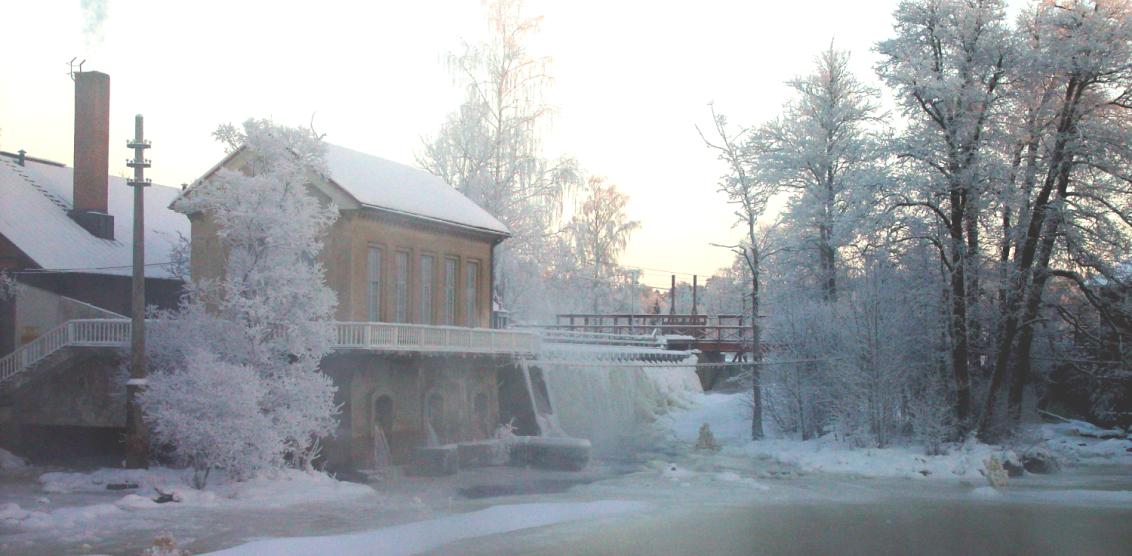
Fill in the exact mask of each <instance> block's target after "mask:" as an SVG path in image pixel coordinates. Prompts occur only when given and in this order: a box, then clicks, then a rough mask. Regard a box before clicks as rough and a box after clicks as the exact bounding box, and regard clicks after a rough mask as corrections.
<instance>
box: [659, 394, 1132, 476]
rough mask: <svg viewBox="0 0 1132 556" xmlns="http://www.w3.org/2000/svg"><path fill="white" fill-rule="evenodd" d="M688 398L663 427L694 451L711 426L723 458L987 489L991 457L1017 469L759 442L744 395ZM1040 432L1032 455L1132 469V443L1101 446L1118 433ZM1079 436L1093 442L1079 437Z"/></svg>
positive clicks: (1073, 426) (957, 451)
mask: <svg viewBox="0 0 1132 556" xmlns="http://www.w3.org/2000/svg"><path fill="white" fill-rule="evenodd" d="M685 398H686V399H688V400H689V401H691V402H692V406H691V407H689V408H687V409H681V410H679V411H674V412H672V413H671V414H670V415H668V416H666V417H665V418H664V419H663V421H662V424H663V425H664V426H666V427H668V428H669V429H670V430H671V432H672V434H673V435H674V436H675V438H676V440H678V441H680V442H681V443H686V444H694V443H695V442H696V438H697V437H698V435H699V428H700V426H701V425H702V424H704V423H708V424H709V426H710V427H711V431H712V433H713V434H714V435H715V439H716V441H717V442H718V443H719V444H721V445H723V447H724V448H723V453H725V454H729V455H745V456H755V457H765V458H771V459H774V460H778V461H780V462H782V463H785V464H788V465H793V466H796V467H797V468H799V469H801V470H803V471H808V472H816V473H838V474H846V475H856V476H862V477H902V478H911V479H923V478H929V479H949V478H950V479H967V480H973V481H979V482H982V481H983V478H982V474H981V473H980V471H981V470H982V469H983V468H984V465H985V463H984V462H986V461H987V460H988V459H989V458H991V457H992V456H993V457H997V458H999V459H1000V460H1005V459H1011V460H1015V461H1017V459H1016V458H1017V456H1016V455H1015V453H1014V452H1013V451H1011V450H1009V449H1006V448H1003V447H1000V446H991V445H987V444H982V443H979V442H973V441H972V442H967V443H964V444H961V445H956V446H954V447H952V449H951V450H950V451H949V452H948V453H946V454H942V455H935V456H929V455H926V454H925V453H924V450H923V448H922V447H920V446H915V445H911V446H892V447H888V448H870V449H862V448H855V447H852V446H849V445H846V444H844V443H842V442H840V441H838V440H836V439H834V438H832V437H829V436H827V437H823V438H818V439H814V440H808V441H801V440H790V439H781V438H778V439H766V440H760V441H757V442H753V441H751V440H750V426H751V424H750V423H751V421H750V419H751V407H750V404H749V403H748V401H747V394H746V393H735V394H689V395H687V396H686V397H685ZM1090 427H1091V428H1090ZM1036 431H1037V433H1038V435H1039V443H1038V444H1036V445H1034V446H1029V447H1027V448H1026V449H1027V450H1029V449H1036V448H1040V447H1041V446H1042V445H1043V444H1042V443H1043V442H1044V446H1045V447H1046V448H1048V449H1049V450H1050V451H1052V452H1054V453H1055V454H1056V455H1057V456H1058V457H1059V458H1062V459H1064V460H1066V461H1069V462H1075V463H1108V464H1128V465H1132V452H1129V451H1128V450H1129V449H1130V448H1132V441H1130V440H1128V439H1126V438H1096V437H1097V436H1111V435H1113V434H1119V431H1105V430H1101V429H1096V427H1092V425H1089V424H1088V423H1082V422H1070V423H1062V424H1045V425H1040V426H1038V427H1037V429H1036ZM1081 433H1084V434H1089V435H1091V436H1080V434H1081ZM1021 449H1022V448H1019V450H1021Z"/></svg>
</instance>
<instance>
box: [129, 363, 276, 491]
mask: <svg viewBox="0 0 1132 556" xmlns="http://www.w3.org/2000/svg"><path fill="white" fill-rule="evenodd" d="M266 393H267V392H266V387H265V383H264V381H263V380H262V379H261V377H260V376H259V375H258V373H257V372H256V370H255V369H253V368H251V367H248V366H246V365H238V364H234V363H225V362H223V361H221V360H220V359H219V358H218V357H217V355H216V354H214V353H210V352H208V351H206V350H204V349H202V348H200V347H198V348H196V349H193V350H192V351H191V352H189V353H187V354H186V356H185V359H184V361H183V364H182V366H181V367H180V368H178V369H176V370H172V369H165V370H164V371H161V372H157V373H153V375H152V376H151V378H150V379H149V383H148V386H147V387H146V389H145V390H144V391H143V393H142V400H143V406H144V407H145V416H146V421H147V422H148V423H149V425H150V435H151V437H152V441H153V442H154V443H155V444H156V445H157V446H169V447H172V448H173V450H172V454H173V456H174V458H175V459H176V460H177V461H178V462H180V463H182V464H184V465H188V466H190V467H192V468H193V471H194V476H193V486H194V487H196V488H204V487H205V484H206V483H207V481H208V475H209V473H210V472H211V471H212V470H213V469H221V470H224V471H225V472H226V473H228V475H229V476H230V477H233V478H237V479H240V478H245V477H248V476H250V475H251V474H252V473H254V472H255V471H258V470H260V469H263V468H265V467H267V466H269V465H271V464H272V463H273V462H275V461H276V460H277V458H278V457H279V455H280V453H279V448H280V446H281V442H280V438H279V437H278V436H277V434H278V431H277V430H276V429H275V427H273V426H272V423H271V417H270V415H269V413H268V412H266V411H264V408H265V407H266V405H265V404H266Z"/></svg>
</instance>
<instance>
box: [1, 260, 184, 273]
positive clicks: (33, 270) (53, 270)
mask: <svg viewBox="0 0 1132 556" xmlns="http://www.w3.org/2000/svg"><path fill="white" fill-rule="evenodd" d="M170 264H173V263H172V261H170V262H164V263H146V264H145V265H143V266H165V265H170ZM128 268H133V265H122V266H96V267H90V268H30V269H26V270H15V271H11V272H9V274H63V273H67V272H86V271H90V270H123V269H128Z"/></svg>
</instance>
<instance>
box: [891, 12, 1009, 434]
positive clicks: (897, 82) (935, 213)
mask: <svg viewBox="0 0 1132 556" xmlns="http://www.w3.org/2000/svg"><path fill="white" fill-rule="evenodd" d="M894 16H895V18H896V24H895V29H896V37H894V38H892V39H888V40H885V41H882V42H880V43H879V44H878V45H877V51H878V52H879V53H880V54H881V55H882V56H883V59H882V61H881V63H880V65H879V66H878V68H877V70H878V73H879V74H880V76H881V78H882V79H883V80H884V81H885V82H886V83H887V84H888V85H889V86H891V87H892V88H893V89H894V90H895V92H896V94H897V95H898V100H899V101H900V106H901V108H902V113H903V114H904V116H905V117H906V118H907V128H906V129H905V132H904V134H903V135H902V136H901V137H900V139H899V141H898V143H897V144H896V145H895V154H896V155H897V156H898V157H900V158H901V159H902V160H904V161H906V162H907V164H908V165H907V167H906V169H905V173H904V174H903V175H901V176H900V177H899V178H898V179H897V180H895V184H896V187H895V189H894V191H892V197H893V199H894V201H893V205H894V206H896V207H900V208H906V209H910V210H914V211H918V212H919V213H920V214H922V215H923V217H924V218H926V219H929V220H932V221H934V226H933V227H937V228H941V231H942V232H943V234H942V236H941V237H938V236H936V235H934V234H932V235H928V236H926V237H925V239H927V240H929V241H933V242H934V243H935V244H937V245H938V246H939V247H940V255H941V257H942V262H943V264H944V266H946V268H947V272H948V278H949V291H948V296H949V302H950V314H949V315H948V318H949V324H950V326H949V337H950V341H951V348H950V351H951V360H950V367H951V372H952V375H953V381H952V383H953V387H954V389H955V417H956V423H957V424H958V425H959V427H960V428H961V429H963V430H966V429H967V428H969V427H970V426H972V425H973V423H972V422H971V421H972V418H971V417H972V409H971V406H972V401H971V373H970V366H971V360H972V354H971V351H970V340H971V332H970V329H971V320H970V319H971V315H970V314H969V311H970V309H971V307H972V305H974V304H975V303H976V302H977V300H978V293H979V284H978V280H979V274H978V266H979V261H978V255H979V252H980V239H979V238H980V236H979V224H980V222H979V219H980V215H981V214H982V210H983V208H984V204H985V202H986V201H985V197H986V195H985V190H986V187H987V181H986V179H985V178H986V176H987V172H986V168H985V163H986V162H987V160H988V159H989V158H990V157H989V156H988V154H987V152H986V151H987V149H988V144H989V143H990V141H989V136H990V135H991V134H992V131H993V130H992V126H993V124H994V122H995V119H994V116H995V113H996V112H995V111H996V110H997V109H998V108H999V107H1000V106H1001V103H1002V98H1003V93H1004V86H1003V82H1004V79H1005V76H1006V72H1007V69H1008V64H1009V63H1010V41H1009V32H1008V29H1007V25H1006V22H1005V10H1004V3H1003V2H1002V0H910V1H905V2H902V3H901V4H900V6H899V7H898V8H897V9H896V12H895V14H894ZM957 432H962V431H957Z"/></svg>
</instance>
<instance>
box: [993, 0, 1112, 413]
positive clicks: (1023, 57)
mask: <svg viewBox="0 0 1132 556" xmlns="http://www.w3.org/2000/svg"><path fill="white" fill-rule="evenodd" d="M1018 32H1019V34H1020V36H1021V38H1020V41H1019V42H1021V43H1022V46H1021V47H1020V54H1019V58H1020V63H1019V70H1018V74H1019V75H1018V80H1019V82H1020V83H1022V84H1025V85H1029V87H1030V89H1029V90H1024V91H1022V92H1020V93H1019V94H1020V95H1021V94H1026V95H1027V97H1026V98H1027V99H1028V100H1030V102H1029V103H1028V104H1025V105H1024V106H1025V107H1026V108H1027V109H1028V110H1027V112H1026V114H1027V116H1028V117H1027V121H1033V122H1034V124H1032V125H1031V126H1030V127H1029V128H1028V129H1026V130H1025V131H1027V132H1028V137H1027V141H1026V142H1024V145H1025V153H1026V158H1025V166H1024V168H1025V170H1026V171H1025V172H1024V173H1023V175H1022V178H1021V179H1020V180H1019V181H1018V183H1017V184H1016V185H1017V189H1016V190H1014V191H1011V192H1010V193H1011V194H1012V197H1011V198H1012V199H1014V201H1015V202H1014V206H1015V207H1016V209H1015V210H1016V212H1015V213H1014V214H1015V222H1013V223H1008V224H1007V225H1006V226H1005V228H1006V231H1007V233H1006V239H1005V241H1004V243H1003V250H1002V254H1003V256H1002V262H1003V265H1004V269H1005V276H1006V278H1005V279H1004V282H1003V284H1002V288H1003V295H1002V298H1003V303H1002V315H1001V319H1000V323H1001V324H1000V327H1001V328H1000V331H999V334H998V346H997V352H996V356H995V363H994V372H993V376H992V380H991V384H990V386H989V389H988V394H987V398H986V400H985V402H984V406H983V412H982V414H981V416H980V431H981V432H982V433H988V432H992V428H993V426H994V425H995V422H994V419H993V417H994V414H995V411H996V409H997V408H996V399H997V396H998V395H999V391H1000V389H1001V388H1002V385H1003V384H1004V383H1005V381H1006V379H1007V377H1008V376H1009V377H1010V378H1011V382H1010V392H1009V406H1010V417H1011V423H1010V424H1011V425H1014V424H1017V422H1018V421H1019V419H1020V415H1021V405H1022V395H1023V388H1024V387H1025V385H1026V384H1027V382H1028V380H1029V375H1030V367H1031V350H1032V349H1033V344H1034V338H1035V336H1036V333H1037V327H1036V323H1037V322H1038V321H1039V320H1040V317H1041V312H1042V308H1043V298H1044V292H1045V289H1046V287H1047V284H1048V282H1049V281H1050V278H1058V279H1062V280H1065V281H1067V283H1068V284H1069V285H1070V286H1072V287H1074V288H1078V289H1080V290H1081V291H1083V292H1084V293H1085V295H1086V298H1087V299H1091V300H1097V305H1098V309H1100V310H1101V312H1102V314H1104V313H1105V306H1104V305H1105V304H1104V303H1103V302H1101V301H1100V298H1099V297H1098V296H1096V295H1095V292H1093V291H1092V288H1091V287H1090V285H1089V283H1088V282H1087V280H1086V276H1087V274H1097V275H1100V276H1102V277H1104V278H1105V280H1106V282H1116V283H1121V282H1123V280H1122V278H1121V276H1120V273H1119V272H1118V267H1119V265H1120V264H1121V263H1122V262H1123V258H1124V257H1126V256H1127V253H1128V252H1129V249H1132V190H1130V189H1129V184H1130V183H1132V175H1130V173H1129V170H1128V168H1130V167H1132V116H1130V114H1132V7H1129V5H1128V3H1127V2H1107V1H1096V2H1094V1H1086V0H1082V1H1071V2H1062V3H1053V2H1043V3H1041V4H1039V5H1037V6H1036V7H1035V9H1034V10H1033V11H1031V12H1027V13H1026V14H1024V15H1023V16H1022V18H1021V19H1020V22H1019V25H1018ZM1007 214H1009V213H1007ZM1059 259H1060V260H1059ZM1091 294H1092V295H1091Z"/></svg>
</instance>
